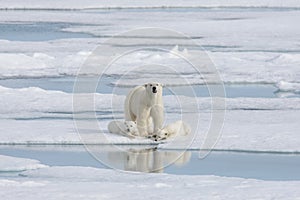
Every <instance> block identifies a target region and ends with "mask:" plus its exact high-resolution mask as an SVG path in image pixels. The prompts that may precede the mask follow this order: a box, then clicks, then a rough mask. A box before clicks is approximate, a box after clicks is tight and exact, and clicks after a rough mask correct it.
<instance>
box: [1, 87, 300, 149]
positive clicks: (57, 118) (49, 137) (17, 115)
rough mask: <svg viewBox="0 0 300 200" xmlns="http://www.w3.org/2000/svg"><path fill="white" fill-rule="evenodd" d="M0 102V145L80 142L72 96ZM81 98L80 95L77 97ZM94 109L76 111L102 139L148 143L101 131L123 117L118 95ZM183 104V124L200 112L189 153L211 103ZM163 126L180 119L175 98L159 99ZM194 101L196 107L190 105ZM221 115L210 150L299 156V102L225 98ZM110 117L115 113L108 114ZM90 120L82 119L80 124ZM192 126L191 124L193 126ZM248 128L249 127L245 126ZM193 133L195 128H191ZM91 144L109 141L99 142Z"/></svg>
mask: <svg viewBox="0 0 300 200" xmlns="http://www.w3.org/2000/svg"><path fill="white" fill-rule="evenodd" d="M0 90H1V94H0V101H1V112H0V117H1V118H2V119H1V120H0V124H1V126H0V132H1V135H0V141H1V143H2V144H18V143H19V144H35V143H38V144H81V143H82V141H81V140H80V138H79V136H78V134H77V131H76V128H75V127H74V123H73V120H72V117H73V115H72V112H73V108H72V97H73V96H72V95H73V94H71V93H64V92H61V91H47V90H43V89H40V88H23V89H12V88H5V87H1V88H0ZM82 95H84V94H82ZM93 95H95V99H96V101H95V110H93V109H90V107H84V106H82V108H79V109H78V111H80V112H85V113H92V114H87V115H84V116H85V117H91V116H93V112H94V111H96V117H97V123H99V126H100V128H101V129H102V131H104V132H105V137H106V138H108V141H109V142H112V143H114V144H125V143H128V144H149V143H153V142H152V141H151V140H139V139H135V140H131V139H129V138H126V137H122V136H118V135H113V134H109V133H107V128H106V127H107V124H108V123H109V121H110V120H111V119H113V118H114V117H116V118H117V119H122V118H123V111H122V110H123V104H120V103H116V106H115V107H112V106H111V101H112V100H113V101H116V102H124V99H125V96H124V95H112V94H100V93H95V94H93ZM179 98H180V100H181V102H180V103H181V105H182V106H183V109H186V110H183V115H182V116H183V117H185V118H184V119H183V120H184V121H186V122H187V123H189V122H192V121H193V120H192V118H193V117H194V116H195V115H194V114H195V113H198V112H199V113H200V117H199V120H200V122H199V124H200V128H199V129H198V130H199V133H197V134H196V135H197V137H196V140H195V142H194V143H193V144H192V145H191V146H190V147H189V148H191V149H199V148H201V144H202V142H203V140H204V137H205V133H206V131H207V130H208V127H209V123H210V117H211V99H210V98H208V97H207V98H201V97H196V98H193V97H184V96H180V97H179ZM164 101H165V107H166V112H167V113H166V116H167V123H169V122H172V121H176V120H178V119H180V118H181V114H180V113H181V109H180V108H179V107H178V105H179V103H178V102H177V101H178V99H177V98H176V97H175V96H172V95H167V96H164ZM193 101H197V102H198V104H199V109H197V107H196V108H195V107H194V105H195V104H191V102H193ZM225 101H226V110H227V111H226V115H225V121H224V128H223V131H222V137H221V138H220V140H219V142H218V144H217V146H216V147H215V148H216V149H223V150H255V151H287V152H299V151H300V149H299V145H298V144H299V139H298V138H299V137H298V131H297V130H299V123H298V120H297V119H298V118H299V115H300V107H299V106H300V99H299V98H225ZM114 113H115V114H114ZM84 120H86V121H87V122H88V121H91V120H93V118H82V119H81V121H84ZM193 125H195V124H193ZM249 127H251V128H249ZM192 128H193V131H195V130H196V126H193V127H192ZM90 134H91V137H92V138H93V137H94V138H99V135H100V130H99V129H95V130H94V129H93V130H92V129H91V130H90ZM282 135H284V137H282ZM92 141H93V142H92V143H97V144H103V143H109V142H108V141H103V140H101V138H99V139H96V140H92ZM160 147H161V148H178V147H177V146H176V145H175V146H174V144H172V143H171V144H169V145H168V144H166V145H165V144H163V145H160Z"/></svg>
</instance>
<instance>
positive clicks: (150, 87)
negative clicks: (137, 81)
mask: <svg viewBox="0 0 300 200" xmlns="http://www.w3.org/2000/svg"><path fill="white" fill-rule="evenodd" d="M144 86H145V88H146V91H147V93H148V94H149V95H162V87H163V85H162V84H161V83H156V82H153V83H146V84H145V85H144Z"/></svg>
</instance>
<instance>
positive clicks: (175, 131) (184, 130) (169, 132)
mask: <svg viewBox="0 0 300 200" xmlns="http://www.w3.org/2000/svg"><path fill="white" fill-rule="evenodd" d="M190 133H191V128H190V126H189V125H188V124H186V123H185V122H183V121H182V120H178V121H176V122H173V123H171V124H168V125H167V126H165V127H164V128H163V129H161V130H160V131H159V132H158V133H157V134H154V135H152V136H151V139H154V140H155V141H159V140H164V139H167V138H170V137H176V136H185V135H188V134H190Z"/></svg>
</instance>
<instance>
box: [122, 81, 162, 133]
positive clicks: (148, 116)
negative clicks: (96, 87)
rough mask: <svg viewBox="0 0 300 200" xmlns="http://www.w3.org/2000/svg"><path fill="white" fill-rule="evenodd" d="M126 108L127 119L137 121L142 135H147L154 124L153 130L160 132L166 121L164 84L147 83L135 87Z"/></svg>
mask: <svg viewBox="0 0 300 200" xmlns="http://www.w3.org/2000/svg"><path fill="white" fill-rule="evenodd" d="M155 88H156V92H155ZM124 110H125V120H127V121H136V122H137V127H138V132H139V135H140V136H147V135H148V134H149V132H148V131H149V130H151V128H152V127H151V126H153V128H152V129H153V132H155V133H156V132H158V131H159V130H160V129H161V128H162V126H163V122H164V106H163V99H162V85H161V84H160V83H147V84H145V85H143V86H137V87H135V88H134V89H132V90H131V91H130V92H129V93H128V95H127V97H126V100H125V109H124ZM151 121H152V122H151ZM151 124H153V125H151ZM151 131H152V130H151Z"/></svg>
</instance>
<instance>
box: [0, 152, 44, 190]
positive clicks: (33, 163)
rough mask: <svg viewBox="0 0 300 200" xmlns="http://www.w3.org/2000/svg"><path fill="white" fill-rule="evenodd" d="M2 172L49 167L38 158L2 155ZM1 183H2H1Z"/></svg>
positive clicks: (0, 157)
mask: <svg viewBox="0 0 300 200" xmlns="http://www.w3.org/2000/svg"><path fill="white" fill-rule="evenodd" d="M0 160H1V162H0V172H2V173H3V172H17V171H24V170H32V169H39V168H44V167H47V166H46V165H43V164H41V163H40V162H39V161H37V160H32V159H27V158H16V157H11V156H4V155H0ZM0 185H1V183H0Z"/></svg>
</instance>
